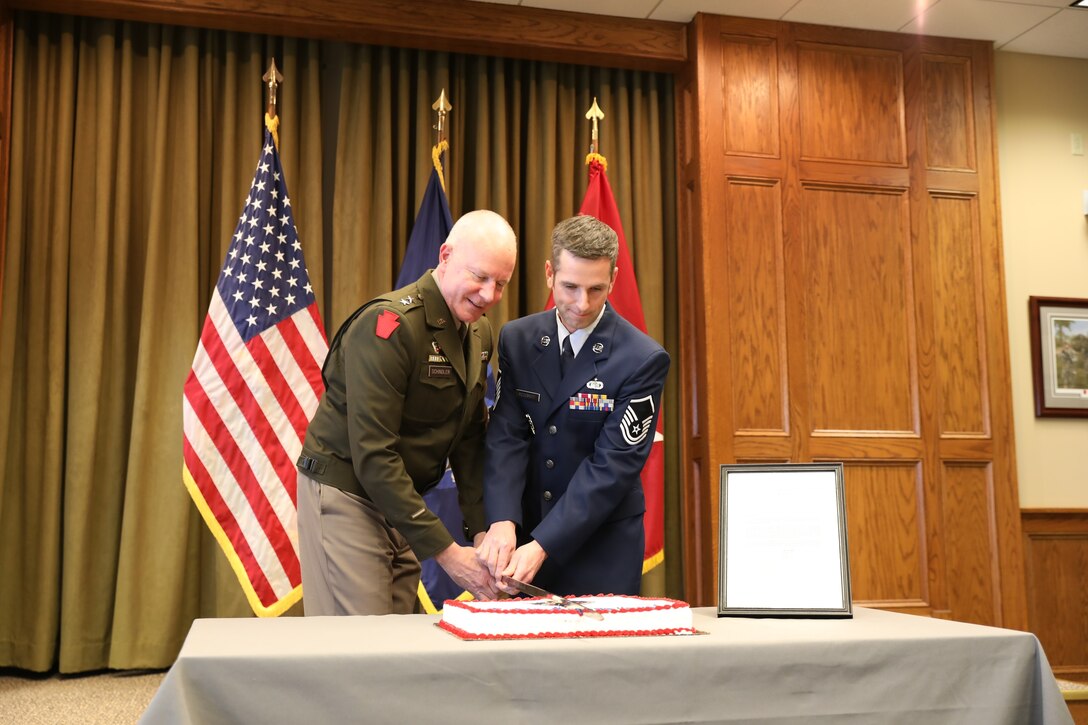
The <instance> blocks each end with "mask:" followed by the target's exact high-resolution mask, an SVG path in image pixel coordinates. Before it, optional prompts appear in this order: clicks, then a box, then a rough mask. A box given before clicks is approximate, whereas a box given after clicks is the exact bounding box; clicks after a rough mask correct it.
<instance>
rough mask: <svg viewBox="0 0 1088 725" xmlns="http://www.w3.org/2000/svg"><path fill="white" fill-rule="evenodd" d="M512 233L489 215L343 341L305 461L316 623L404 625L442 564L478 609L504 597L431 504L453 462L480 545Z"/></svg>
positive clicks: (302, 475) (363, 311)
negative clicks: (388, 621)
mask: <svg viewBox="0 0 1088 725" xmlns="http://www.w3.org/2000/svg"><path fill="white" fill-rule="evenodd" d="M516 256H517V244H516V240H515V238H514V232H513V230H512V229H511V228H510V225H509V224H507V223H506V221H505V220H504V219H503V218H502V217H501V216H499V215H498V214H495V213H494V212H490V211H485V210H480V211H474V212H470V213H468V214H465V215H464V216H463V217H461V218H460V219H459V220H458V221H457V223H456V224H455V225H454V226H453V229H452V230H451V231H450V234H449V237H448V238H447V239H446V242H445V243H444V244H443V245H442V248H441V250H440V252H439V262H438V266H437V267H436V268H435V269H434V270H428V271H427V272H426V273H425V274H424V275H423V276H422V277H420V278H419V279H418V280H416V281H415V282H414V283H412V284H410V285H408V286H406V287H403V288H401V289H399V290H395V291H393V292H390V293H388V294H385V295H381V296H380V297H378V298H376V299H374V300H371V301H370V302H369V303H367V304H366V305H364V306H363V307H361V308H359V310H357V311H356V312H355V314H353V315H352V316H351V317H350V318H349V319H348V321H347V322H345V323H344V324H343V326H342V327H341V328H340V331H339V332H337V334H336V337H335V338H334V339H333V342H332V345H331V346H330V349H329V356H328V359H327V361H326V363H325V369H324V378H325V395H324V396H323V397H322V399H321V404H320V405H319V407H318V410H317V413H316V415H315V416H314V418H313V420H312V421H311V422H310V426H309V428H308V429H307V431H306V440H305V443H304V445H303V450H302V455H301V457H300V458H299V461H298V469H299V476H298V528H299V552H300V559H301V563H302V586H303V594H304V596H305V607H306V614H307V615H331V614H408V613H411V612H412V611H413V610H414V609H415V602H416V590H417V587H418V583H419V576H420V564H419V562H420V560H422V559H427V558H430V557H432V556H433V557H435V560H436V561H437V562H438V564H439V565H440V566H442V568H443V569H445V571H446V573H448V574H449V575H450V577H451V578H452V579H453V580H454V581H455V582H456V583H457V584H459V585H460V586H462V587H464V588H465V589H466V590H467V591H470V592H472V593H473V594H474V595H475V596H476V597H477V598H479V599H491V598H494V597H495V596H496V593H497V592H496V590H495V588H494V584H493V581H492V580H491V578H490V577H489V575H488V570H487V568H486V567H485V566H483V565H482V564H481V563H480V562H479V561H478V560H477V559H476V557H475V554H474V550H473V548H472V547H468V546H460V545H459V544H457V543H456V542H454V540H453V538H452V537H451V536H450V534H449V532H448V531H447V530H446V527H445V525H444V524H443V523H442V521H441V520H440V519H439V518H438V516H436V515H435V514H434V513H433V512H432V511H430V510H429V509H428V508H427V506H426V505H425V504H424V502H423V496H422V494H423V493H424V492H426V491H427V490H428V489H429V488H430V487H432V486H434V485H435V484H437V483H438V482H439V480H440V479H441V478H442V475H443V473H444V472H445V467H446V461H447V459H448V460H449V464H450V467H451V468H452V469H453V473H454V476H455V477H456V478H457V483H458V490H459V497H460V502H461V509H462V514H463V516H464V526H465V534H466V538H469V539H477V540H478V539H479V538H482V536H483V533H482V532H483V529H484V521H483V505H482V500H483V481H482V476H483V442H484V428H485V424H486V416H487V409H486V407H485V403H484V392H485V390H486V383H487V363H488V360H489V359H490V358H491V356H492V350H493V336H492V330H491V325H490V323H489V322H488V320H487V318H485V317H483V314H484V312H485V311H486V310H487V309H488V308H490V307H491V306H492V305H494V304H495V303H496V302H498V301H499V300H500V299H501V298H502V294H503V291H504V289H505V287H506V284H507V283H508V282H509V281H510V277H511V275H512V274H513V272H514V263H515V261H516Z"/></svg>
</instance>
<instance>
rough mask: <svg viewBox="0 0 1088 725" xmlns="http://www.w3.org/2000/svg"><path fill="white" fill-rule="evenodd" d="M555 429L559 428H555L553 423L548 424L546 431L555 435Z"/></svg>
mask: <svg viewBox="0 0 1088 725" xmlns="http://www.w3.org/2000/svg"><path fill="white" fill-rule="evenodd" d="M557 430H559V429H558V428H556V427H555V426H554V425H549V426H548V432H549V433H551V434H552V435H555V432H556V431H557Z"/></svg>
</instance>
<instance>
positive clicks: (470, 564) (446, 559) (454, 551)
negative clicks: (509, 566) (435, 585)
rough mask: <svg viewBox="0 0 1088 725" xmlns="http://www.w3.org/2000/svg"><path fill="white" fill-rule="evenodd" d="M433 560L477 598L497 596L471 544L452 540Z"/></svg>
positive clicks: (484, 599) (492, 582) (483, 598)
mask: <svg viewBox="0 0 1088 725" xmlns="http://www.w3.org/2000/svg"><path fill="white" fill-rule="evenodd" d="M434 560H435V561H437V562H438V565H439V566H441V567H442V568H443V569H445V571H446V573H447V574H449V575H450V578H451V579H453V581H454V582H455V583H456V584H457V585H458V586H460V587H461V588H462V589H464V590H465V591H467V592H469V593H470V594H472V596H474V597H476V598H477V599H479V600H481V601H487V600H489V599H494V598H495V597H497V596H498V592H496V591H495V586H494V581H493V580H492V577H491V573H490V572H489V571H488V570H487V567H485V566H484V565H483V564H482V563H480V562H479V561H477V559H476V552H475V550H473V548H472V547H471V546H461V545H460V544H458V543H456V542H454V543H452V544H450V545H449V546H448V547H446V548H445V549H444V550H442V551H440V552H439V553H438V554H436V555H435V557H434Z"/></svg>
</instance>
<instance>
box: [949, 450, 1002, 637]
mask: <svg viewBox="0 0 1088 725" xmlns="http://www.w3.org/2000/svg"><path fill="white" fill-rule="evenodd" d="M991 473H992V471H991V468H990V466H989V465H987V464H984V463H948V464H946V465H945V467H944V471H943V472H942V474H943V475H942V481H941V483H942V486H941V490H942V491H943V494H944V495H943V497H942V501H941V503H942V507H943V514H944V515H943V520H942V521H941V531H942V532H944V538H945V541H944V551H945V567H946V572H945V575H946V576H945V581H946V582H947V587H948V603H949V608H950V609H951V610H952V611H954V612H955V613H956V619H958V620H959V621H961V622H974V623H976V624H989V625H993V626H997V627H1000V626H1002V618H1001V608H1000V606H999V604H1000V602H999V600H998V594H997V592H998V584H999V573H998V562H997V554H996V545H997V532H996V530H995V528H994V499H993V482H992V477H991Z"/></svg>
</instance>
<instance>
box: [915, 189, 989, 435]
mask: <svg viewBox="0 0 1088 725" xmlns="http://www.w3.org/2000/svg"><path fill="white" fill-rule="evenodd" d="M977 218H978V209H977V204H976V199H975V197H974V196H973V195H949V194H940V193H934V194H932V198H931V200H930V204H929V240H930V244H931V250H930V255H931V259H932V269H931V270H930V272H931V275H932V279H933V297H934V305H933V307H934V310H933V314H934V319H935V329H934V336H935V338H936V345H937V355H936V359H935V363H936V368H937V390H938V400H937V405H938V406H939V420H940V433H941V435H957V436H985V435H988V434H989V402H988V398H987V393H986V390H987V386H988V382H989V378H988V375H987V370H986V359H985V349H984V347H983V338H982V335H981V330H982V329H983V326H982V325H981V324H980V323H981V321H982V320H983V313H984V311H983V309H982V289H981V285H980V279H979V277H980V273H981V265H980V263H979V251H978V225H977V224H976V223H975V219H977Z"/></svg>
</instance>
